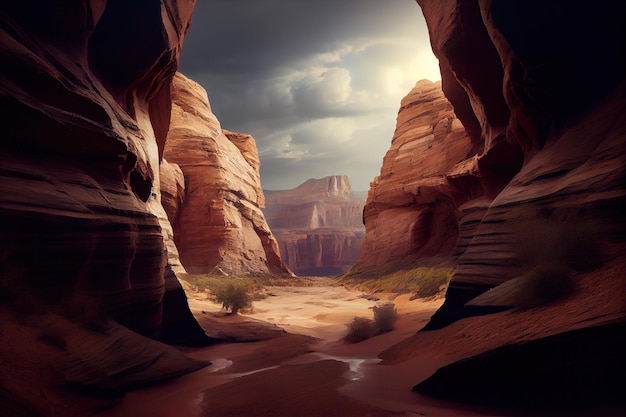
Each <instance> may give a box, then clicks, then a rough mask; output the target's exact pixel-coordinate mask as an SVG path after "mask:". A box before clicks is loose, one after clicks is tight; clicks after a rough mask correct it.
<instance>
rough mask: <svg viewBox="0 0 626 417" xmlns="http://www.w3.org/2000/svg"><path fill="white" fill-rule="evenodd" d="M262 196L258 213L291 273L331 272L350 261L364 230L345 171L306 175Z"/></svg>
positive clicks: (357, 197) (359, 206) (360, 204)
mask: <svg viewBox="0 0 626 417" xmlns="http://www.w3.org/2000/svg"><path fill="white" fill-rule="evenodd" d="M265 195H266V207H265V209H264V210H263V212H264V213H265V216H266V217H267V222H268V223H269V225H270V226H271V228H272V231H273V232H274V234H275V235H276V239H277V240H278V244H279V246H280V254H281V256H282V259H283V260H284V262H285V263H286V264H287V265H288V266H289V268H290V269H291V270H292V271H293V272H294V273H296V274H298V275H311V276H317V275H319V276H328V275H337V274H340V273H342V272H344V271H345V270H346V269H348V268H349V267H350V266H351V265H352V264H353V263H354V261H355V259H356V257H357V254H358V253H359V245H360V242H361V239H362V237H363V232H364V226H363V220H362V212H363V203H364V201H363V196H362V195H360V194H358V193H353V192H352V186H351V184H350V179H349V178H348V177H347V176H345V175H335V176H329V177H324V178H321V179H310V180H308V181H306V182H304V183H303V184H301V185H299V186H298V187H296V188H294V189H292V190H284V191H266V192H265Z"/></svg>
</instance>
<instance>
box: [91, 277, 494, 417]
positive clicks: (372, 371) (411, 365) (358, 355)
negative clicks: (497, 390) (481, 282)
mask: <svg viewBox="0 0 626 417" xmlns="http://www.w3.org/2000/svg"><path fill="white" fill-rule="evenodd" d="M268 291H269V293H270V294H271V295H270V296H268V297H267V298H265V299H264V300H260V301H255V302H254V310H253V311H252V312H249V313H246V314H242V315H240V316H239V317H234V316H228V315H224V313H222V312H221V309H220V306H219V305H217V304H214V303H212V302H210V301H202V300H197V299H193V298H191V299H190V306H191V308H192V310H193V311H194V314H196V315H197V317H198V318H199V319H200V322H201V323H202V318H203V317H202V316H205V317H206V318H207V319H208V318H209V317H210V318H211V320H223V321H228V320H231V321H232V322H233V324H236V326H232V325H231V327H237V326H243V325H244V324H245V326H254V325H255V323H256V324H259V325H261V323H259V322H257V320H260V321H262V322H266V323H269V324H264V326H266V328H265V330H269V332H264V331H260V332H259V335H261V337H262V336H263V335H265V337H267V340H260V341H256V342H248V343H224V344H219V345H215V346H210V347H206V348H199V349H190V348H181V350H183V351H184V352H186V353H187V354H188V355H189V356H191V357H193V358H197V359H205V360H210V361H212V365H211V366H209V367H207V368H204V369H202V370H200V371H197V372H195V373H193V374H190V375H187V376H184V377H180V378H177V379H175V380H172V381H169V382H166V383H163V384H160V385H157V386H154V387H150V388H145V389H141V390H137V391H134V392H131V393H129V394H128V395H127V396H126V398H125V399H124V400H123V401H122V403H121V404H120V405H119V406H117V407H116V408H114V409H112V410H109V411H107V412H105V413H103V414H102V416H104V417H131V416H132V417H134V416H139V415H146V416H148V415H149V416H152V417H173V416H179V417H203V416H215V417H218V416H237V417H244V416H261V415H265V416H291V417H299V416H302V417H304V416H307V417H309V416H310V417H314V416H320V417H321V416H324V417H332V416H336V417H346V416H355V417H358V416H417V415H429V416H472V415H481V416H488V415H494V416H495V415H501V414H489V413H486V412H485V411H484V410H481V411H477V410H472V409H468V408H466V407H462V406H456V405H453V404H447V403H445V402H441V401H436V400H432V399H429V398H426V397H422V396H420V395H418V394H416V393H414V392H412V391H411V387H412V386H413V385H414V384H415V383H416V382H419V381H420V380H422V379H424V378H426V377H428V376H429V375H430V374H432V373H433V372H434V371H435V370H436V369H437V368H438V367H439V366H441V364H442V362H441V358H440V357H437V355H433V356H428V355H425V356H420V357H413V358H411V359H410V360H408V361H405V362H402V363H400V364H391V365H388V366H384V365H381V364H380V363H379V362H380V359H378V357H377V356H378V354H379V353H381V352H382V351H384V350H385V349H387V348H389V347H390V346H393V345H395V344H396V343H398V342H400V341H402V340H405V339H406V338H409V337H410V336H412V335H413V334H415V332H416V331H417V330H419V329H420V328H421V327H423V326H424V324H426V322H427V321H428V319H429V318H430V316H431V315H432V314H433V313H434V312H435V311H436V309H437V308H438V307H439V305H440V304H441V302H442V299H437V300H409V296H408V295H403V296H399V297H397V298H395V299H394V302H395V304H396V307H397V310H398V313H399V314H400V318H399V320H398V322H397V325H396V329H395V330H393V331H391V332H389V333H385V334H383V335H379V336H375V337H373V338H371V339H368V340H365V341H363V342H360V343H354V344H349V343H346V342H344V341H343V340H342V338H343V336H344V335H345V334H346V324H347V323H348V322H350V321H351V320H352V318H353V317H355V316H362V317H368V318H372V317H373V312H372V310H371V308H372V307H373V306H374V305H375V304H376V301H373V300H368V299H366V298H363V297H362V294H361V293H359V292H356V291H350V290H347V289H345V288H343V287H336V286H317V287H272V288H269V289H268ZM379 297H380V298H381V301H385V300H386V299H387V298H389V297H390V295H382V296H381V295H379ZM203 312H204V313H203ZM250 322H252V324H251V323H250ZM237 323H238V324H237ZM224 324H225V325H226V324H228V323H224ZM245 326H244V327H240V331H241V332H246V331H248V330H246V328H245ZM248 328H249V327H248ZM280 328H282V329H285V330H286V332H287V333H285V332H282V331H280ZM273 329H276V330H278V331H274V330H273Z"/></svg>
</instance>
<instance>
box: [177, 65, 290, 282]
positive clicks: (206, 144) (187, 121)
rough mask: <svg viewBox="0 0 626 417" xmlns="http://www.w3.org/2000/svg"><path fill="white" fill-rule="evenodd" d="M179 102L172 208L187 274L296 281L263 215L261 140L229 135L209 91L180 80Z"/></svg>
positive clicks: (183, 78) (178, 83)
mask: <svg viewBox="0 0 626 417" xmlns="http://www.w3.org/2000/svg"><path fill="white" fill-rule="evenodd" d="M172 97H173V104H172V119H171V126H170V131H169V133H168V136H167V143H166V146H165V158H166V160H167V161H168V162H169V164H170V165H171V167H168V168H167V169H168V170H170V171H172V175H173V177H172V180H169V181H168V184H167V190H168V191H167V199H166V203H165V208H166V209H167V212H168V217H169V219H170V221H171V222H172V224H173V226H174V240H175V241H176V245H177V247H178V250H179V253H180V259H181V261H182V264H183V265H184V266H185V268H186V270H187V272H189V273H194V274H212V275H226V276H273V275H289V272H288V271H287V268H286V267H285V266H284V264H283V262H282V261H281V259H280V255H279V253H278V245H277V243H276V239H275V238H274V236H273V235H272V232H271V230H270V228H269V227H268V225H267V222H266V221H265V217H264V216H263V212H262V211H261V207H262V206H263V204H264V202H265V200H264V196H263V190H262V189H261V179H260V173H259V167H260V162H259V157H258V152H257V149H256V143H255V141H254V139H253V138H252V137H251V136H250V135H245V134H240V133H233V132H228V131H225V130H222V128H221V126H220V123H219V121H218V120H217V118H216V117H215V115H214V114H213V113H212V112H211V107H210V104H209V101H208V97H207V94H206V91H205V90H204V89H203V88H202V87H201V86H200V85H199V84H197V83H196V82H194V81H192V80H189V79H188V78H186V77H185V76H184V75H182V74H180V73H179V74H177V75H176V76H175V77H174V88H173V91H172ZM176 166H178V167H179V168H180V171H181V172H182V174H183V176H184V180H182V181H181V179H180V177H176V176H177V175H178V176H179V175H180V173H178V169H177V168H176ZM183 188H184V190H183Z"/></svg>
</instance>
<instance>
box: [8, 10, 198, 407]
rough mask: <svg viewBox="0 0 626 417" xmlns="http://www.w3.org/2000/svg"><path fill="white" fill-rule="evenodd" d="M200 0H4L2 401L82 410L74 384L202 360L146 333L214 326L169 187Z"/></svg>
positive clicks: (116, 383)
mask: <svg viewBox="0 0 626 417" xmlns="http://www.w3.org/2000/svg"><path fill="white" fill-rule="evenodd" d="M193 6H194V1H192V0H179V1H175V0H163V1H151V2H139V3H135V2H119V1H118V2H114V1H109V2H101V1H76V2H72V3H71V4H63V5H61V4H58V2H53V1H40V2H37V3H36V5H33V4H32V3H29V2H26V3H23V2H4V3H2V5H1V6H0V45H1V48H0V57H1V59H2V68H1V69H0V81H1V82H0V104H1V106H2V109H3V121H4V123H3V126H2V129H3V135H4V136H3V140H2V141H1V143H0V166H1V168H0V224H1V228H0V292H1V294H2V296H1V297H0V298H1V307H2V308H1V310H0V314H1V315H2V317H1V318H0V323H2V324H0V326H2V327H1V328H0V335H2V336H3V337H2V342H1V343H0V367H2V369H3V371H2V374H3V377H2V381H1V383H2V387H1V389H0V391H1V392H2V394H0V397H2V398H1V399H0V403H2V405H3V406H4V405H6V404H12V406H14V407H15V408H16V409H22V408H20V407H21V406H20V404H21V403H23V402H25V403H27V404H30V405H29V406H27V407H26V409H28V410H35V411H36V412H39V413H41V414H42V415H72V414H74V412H77V410H76V409H73V408H72V407H76V408H77V409H80V407H81V405H80V401H78V402H73V401H72V400H68V399H67V398H65V396H70V397H71V396H72V395H73V393H76V392H79V391H80V390H81V389H82V390H89V389H96V390H97V389H98V387H101V388H103V390H104V391H103V392H105V391H106V392H110V393H111V400H115V399H118V400H119V396H120V395H122V394H123V392H124V389H125V388H126V387H129V386H137V385H141V384H142V383H147V382H154V381H157V380H159V379H163V378H167V377H171V376H175V375H179V374H181V373H184V372H188V371H190V370H192V369H197V368H198V367H199V366H203V364H202V363H200V362H197V361H193V360H191V359H189V358H186V357H185V356H184V355H182V354H180V353H178V352H177V351H175V350H173V349H170V348H168V347H167V346H165V345H163V344H160V343H157V342H155V341H152V340H150V339H148V338H146V337H143V336H139V335H138V334H140V335H145V336H149V337H151V338H157V339H158V338H161V339H163V340H167V341H170V342H176V343H200V342H206V341H208V339H207V338H206V336H205V335H204V332H203V331H202V330H201V329H200V327H199V326H198V325H197V323H196V322H195V320H194V319H193V317H192V316H191V313H190V312H189V309H188V307H187V303H186V299H185V295H184V293H183V291H182V288H181V287H180V285H179V283H178V281H177V280H176V273H177V271H179V272H180V271H182V267H181V265H180V263H179V262H178V260H177V259H176V251H175V246H174V243H173V241H172V235H171V228H170V227H169V222H168V221H167V218H166V214H165V211H164V210H163V207H162V206H161V203H160V201H159V199H160V195H161V193H160V189H159V185H160V178H159V177H160V172H159V171H160V170H159V164H160V161H161V159H162V156H163V149H164V147H165V140H166V135H167V131H168V128H169V120H170V108H171V95H170V88H171V80H172V78H173V76H174V74H175V71H176V68H177V62H178V57H179V54H180V50H181V45H182V41H183V37H184V34H185V32H186V30H187V28H188V26H189V23H190V19H191V13H192V9H193ZM109 317H113V318H115V320H116V321H117V322H118V323H121V324H123V325H124V326H126V327H122V326H119V325H118V324H117V323H115V322H112V321H110V320H109ZM86 329H87V330H86ZM94 329H95V330H94ZM128 329H131V330H133V331H134V332H136V333H138V334H136V333H133V332H131V331H129V330H128ZM7 335H10V337H7ZM78 335H82V336H81V337H78ZM8 339H10V340H11V342H10V343H8V342H7V340H8ZM8 364H23V365H24V366H23V367H16V366H10V365H8ZM54 364H63V365H59V366H57V365H54ZM18 368H19V369H18ZM24 369H28V371H27V372H24ZM46 384H47V385H46ZM61 386H67V387H70V386H71V387H75V388H76V389H77V390H76V391H72V389H69V388H68V389H66V390H63V389H61V388H60V387H61ZM54 387H57V388H54ZM31 390H32V392H31ZM59 390H60V391H59ZM59 398H65V399H66V401H62V400H59ZM56 400H59V401H60V403H59V404H52V403H51V402H54V401H56ZM100 406H102V404H100ZM87 408H88V407H87ZM53 410H55V411H53ZM35 411H33V412H35ZM83 413H84V411H83ZM17 414H19V413H17ZM17 414H12V415H17Z"/></svg>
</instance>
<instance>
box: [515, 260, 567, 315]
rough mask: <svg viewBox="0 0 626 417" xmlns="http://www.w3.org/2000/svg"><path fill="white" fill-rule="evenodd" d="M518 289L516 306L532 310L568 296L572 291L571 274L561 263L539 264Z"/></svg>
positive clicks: (525, 277) (526, 276)
mask: <svg viewBox="0 0 626 417" xmlns="http://www.w3.org/2000/svg"><path fill="white" fill-rule="evenodd" d="M523 278H524V283H523V285H521V286H520V287H518V290H517V294H516V304H517V306H518V307H521V308H532V307H537V306H540V305H543V304H547V303H550V302H552V301H555V300H558V299H559V298H563V297H566V296H568V295H570V294H571V293H572V292H573V290H574V285H573V281H572V278H571V273H570V270H569V268H567V266H566V265H564V264H561V263H551V264H541V265H537V266H535V267H534V268H533V269H531V270H530V271H529V272H528V273H527V274H526V275H525V276H523Z"/></svg>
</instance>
